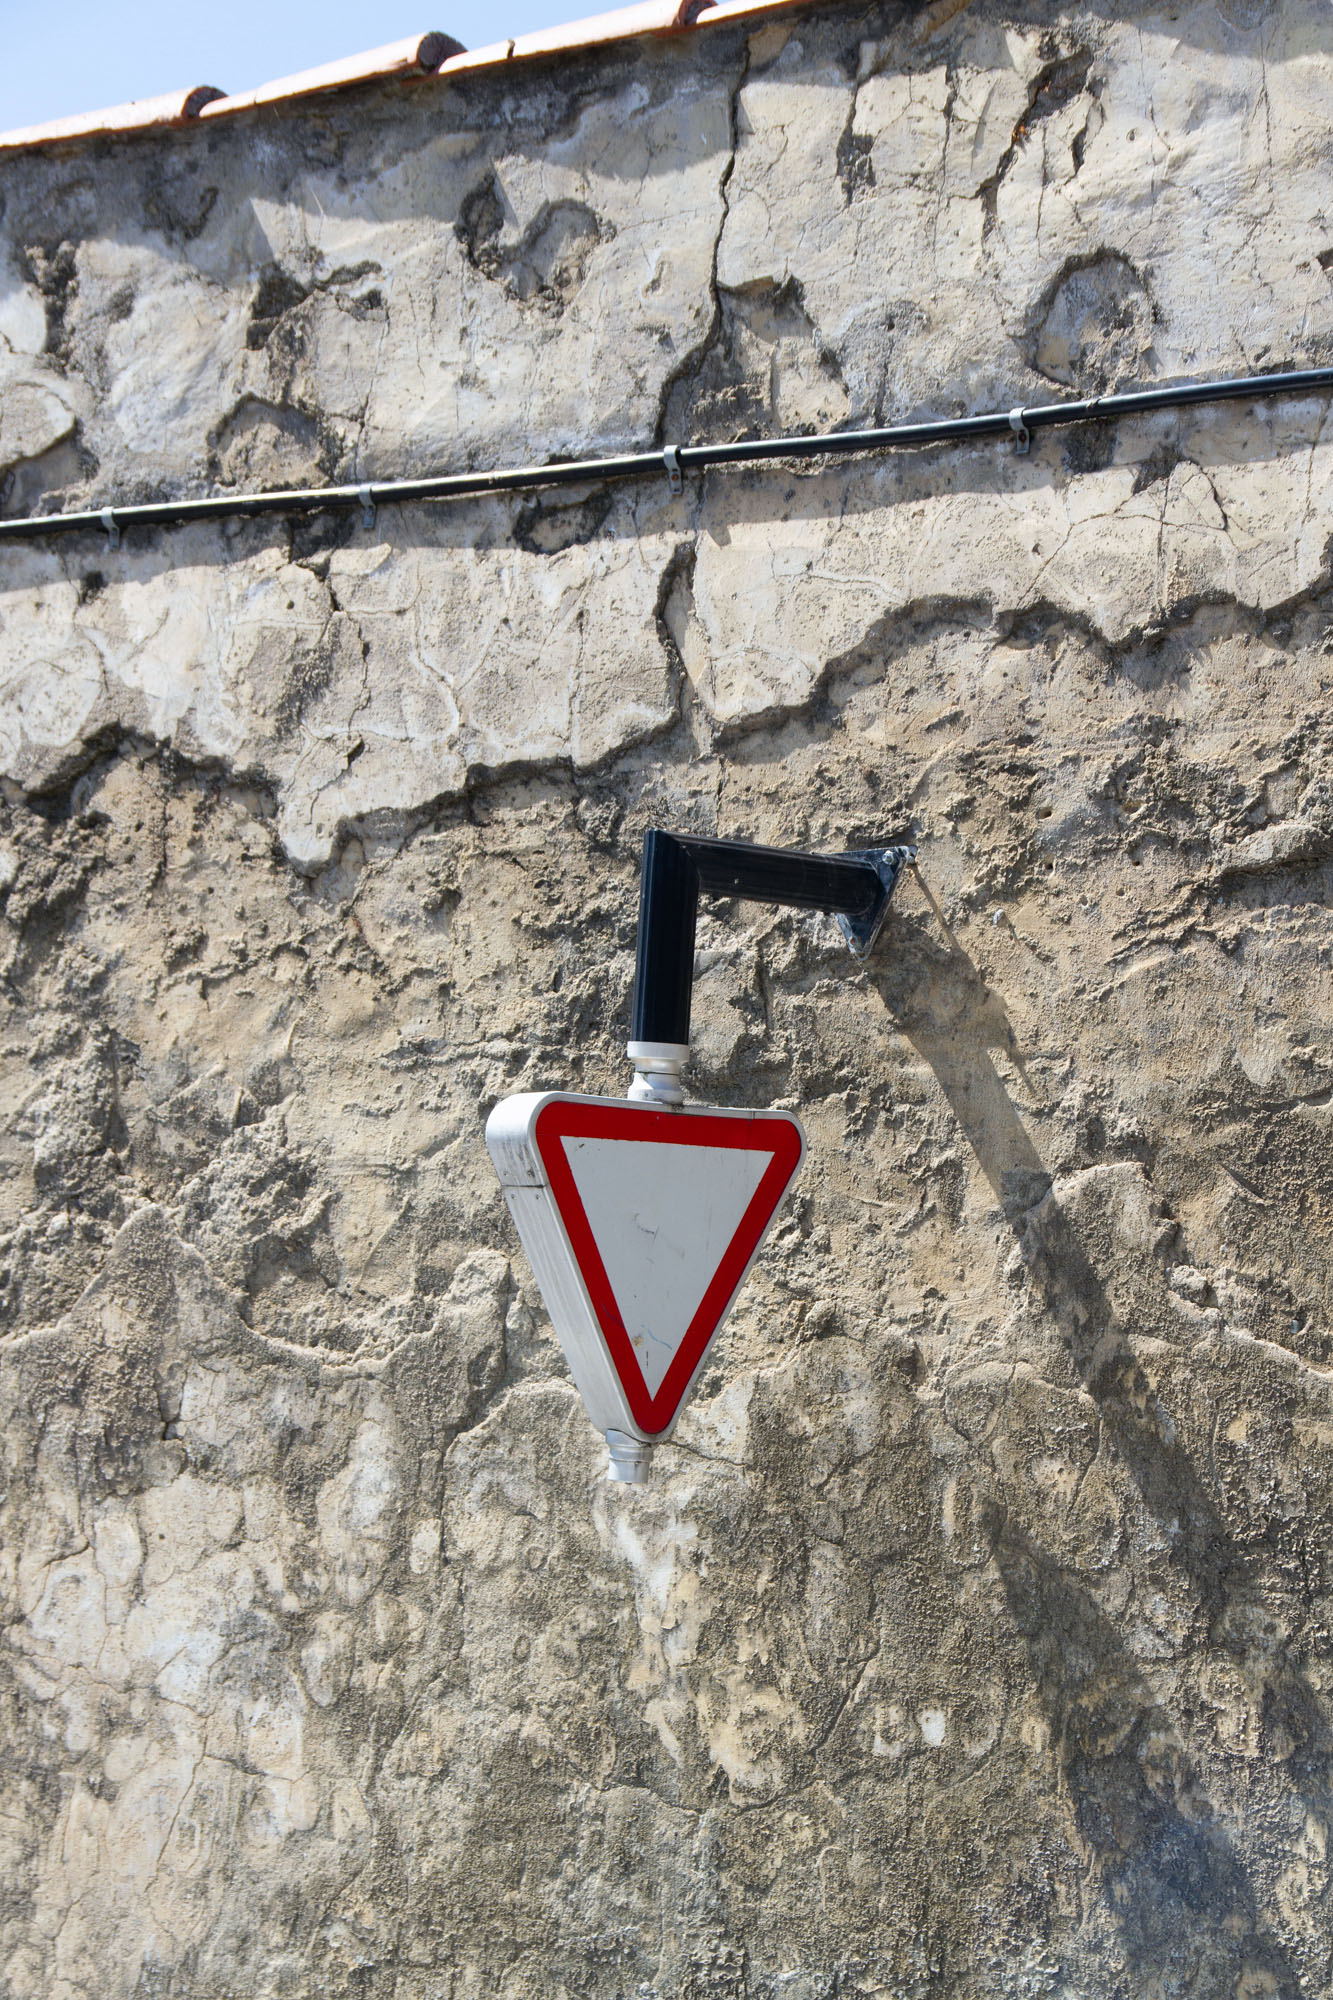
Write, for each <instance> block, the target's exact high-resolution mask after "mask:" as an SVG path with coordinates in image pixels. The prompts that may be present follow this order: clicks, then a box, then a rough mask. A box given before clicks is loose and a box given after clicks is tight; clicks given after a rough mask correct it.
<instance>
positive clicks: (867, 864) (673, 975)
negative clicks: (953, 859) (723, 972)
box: [629, 827, 916, 1104]
mask: <svg viewBox="0 0 1333 2000" xmlns="http://www.w3.org/2000/svg"><path fill="white" fill-rule="evenodd" d="M915 859H916V849H915V848H914V847H865V848H858V849H856V850H855V851H854V852H852V853H850V854H802V853H800V852H798V851H797V850H795V849H790V848H781V847H752V846H750V844H749V843H748V842H746V841H743V840H706V839H703V838H702V837H701V836H698V835H696V834H687V833H668V832H667V831H666V830H665V828H663V827H653V828H651V829H650V830H649V832H648V833H647V834H646V835H645V836H644V842H643V874H642V876H641V878H640V883H639V947H638V960H637V964H636V966H635V973H634V1007H633V1013H632V1016H631V1027H630V1043H629V1054H630V1060H631V1061H632V1062H633V1063H634V1065H635V1068H636V1072H637V1074H636V1076H635V1079H634V1083H633V1085H632V1086H631V1088H630V1096H631V1097H635V1098H639V1099H641V1100H644V1101H651V1102H655V1103H661V1104H679V1103H681V1102H682V1101H683V1098H684V1090H683V1089H682V1087H681V1084H680V1071H681V1067H682V1065H683V1064H684V1062H685V1059H686V1057H687V1056H688V1054H689V1041H690V989H691V986H692V984H693V981H694V930H695V923H696V920H697V918H698V912H699V897H700V894H701V893H702V894H704V895H709V896H728V897H736V898H737V899H738V900H740V901H742V902H750V903H774V904H778V905H780V906H782V907H783V908H788V909H797V910H825V911H828V912H829V913H830V914H831V915H833V916H835V917H836V918H837V920H838V924H839V927H840V928H841V930H842V934H843V936H844V937H845V938H846V940H847V944H848V948H849V950H850V951H851V952H852V955H853V957H855V958H866V957H868V955H869V953H870V951H871V950H872V948H873V946H874V943H875V940H876V938H877V937H878V936H879V932H880V927H881V925H882V924H883V922H884V918H885V916H886V914H887V912H888V907H889V900H890V898H891V897H892V895H893V891H894V888H895V886H896V885H897V881H898V877H899V875H900V874H901V873H902V871H903V869H904V868H905V867H906V866H907V864H908V863H909V862H911V861H914V860H915Z"/></svg>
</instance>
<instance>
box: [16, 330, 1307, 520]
mask: <svg viewBox="0 0 1333 2000" xmlns="http://www.w3.org/2000/svg"><path fill="white" fill-rule="evenodd" d="M1330 392H1333V368H1291V369H1285V370H1282V371H1280V372H1276V373H1274V374H1270V375H1237V376H1229V377H1225V378H1222V379H1219V380H1215V381H1211V382H1179V383H1176V384H1174V385H1173V386H1171V387H1168V388H1163V389H1126V390H1122V391H1120V392H1119V393H1118V394H1116V395H1114V396H1085V397H1083V398H1082V399H1081V400H1080V401H1078V402H1067V403H1042V404H1038V405H1037V406H1036V407H1035V408H1031V409H1028V408H1023V407H1019V408H1016V409H1013V410H993V411H990V412H989V413H987V414H985V415H982V416H975V417H944V418H941V419H939V420H938V421H934V420H933V421H931V422H928V423H919V424H886V425H883V426H881V427H879V428H878V429H875V430H861V431H832V432H830V433H829V435H828V436H826V437H776V438H747V439H746V440H744V441H743V442H741V443H738V444H683V445H679V446H677V445H668V446H667V447H666V448H665V449H664V450H657V451H635V452H627V453H624V454H622V455H621V456H620V457H617V458H584V459H574V460H565V461H561V462H557V463H555V464H548V465H519V466H509V467H505V468H503V469H501V470H499V471H496V472H450V473H441V474H439V475H437V476H434V477H431V478H425V479H373V480H370V481H362V482H360V483H359V484H358V485H355V486H305V487H294V488H291V489H289V490H287V491H281V492H272V493H215V494H211V495H209V496H208V498H207V499H203V500H150V501H147V502H140V503H138V504H137V505H134V506H125V507H122V506H115V505H109V506H103V507H88V508H83V509H80V510H79V511H78V512H74V513H69V514H32V515H28V516H26V517H25V518H22V519H18V520H10V521H0V541H34V540H37V539H39V538H42V537H45V536H47V535H67V534H73V533H76V532H86V531H87V530H89V529H93V530H96V529H98V528H101V529H104V530H105V531H106V533H107V535H108V537H109V538H110V540H111V542H112V544H113V545H115V544H116V543H118V542H119V540H120V533H121V530H122V529H124V528H134V527H142V528H159V527H166V526H168V525H170V524H173V523H177V522H188V521H225V520H232V519H235V518H236V517H237V516H240V515H251V514H315V513H321V512H323V511H324V510H325V509H327V508H338V507H343V508H346V507H360V508H361V510H362V512H363V514H364V516H365V517H366V519H367V522H369V521H371V520H373V518H374V510H375V508H376V507H382V506H388V505H391V504H397V503H402V502H407V501H425V500H462V499H467V498H469V497H473V496H476V495H479V494H491V493H532V492H537V491H540V490H541V489H543V488H545V487H551V486H586V485H589V484H595V483H597V482H600V481H604V480H610V479H647V478H652V477H657V478H659V479H660V478H664V477H666V478H669V479H670V481H671V485H672V491H673V492H675V491H678V490H679V485H680V477H681V475H682V474H684V473H686V472H703V471H705V470H707V468H708V467H709V466H714V465H756V464H760V463H763V462H765V461H768V460H770V459H783V458H789V459H803V458H845V457H849V456H853V455H855V454H859V453H864V452H877V451H893V450H897V449H900V448H902V447H904V446H910V445H931V444H961V443H966V442H970V441H971V440H972V439H976V438H995V437H1000V438H1002V437H1014V438H1016V439H1017V440H1018V447H1019V449H1020V450H1021V451H1022V450H1026V449H1027V438H1028V435H1029V434H1030V433H1031V432H1032V431H1041V430H1051V429H1054V428H1055V427H1056V426H1057V425H1062V424H1093V423H1114V422H1115V421H1116V420H1117V419H1118V418H1120V417H1131V416H1140V415H1143V414H1145V413H1146V412H1149V411H1153V410H1181V409H1187V408H1189V407H1191V406H1192V405H1195V404H1198V403H1236V402H1253V401H1257V400H1258V399H1259V398H1261V397H1266V396H1300V395H1305V394H1310V393H1315V394H1328V393H1330Z"/></svg>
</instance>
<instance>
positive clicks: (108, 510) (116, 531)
mask: <svg viewBox="0 0 1333 2000" xmlns="http://www.w3.org/2000/svg"><path fill="white" fill-rule="evenodd" d="M100 518H101V522H102V526H103V527H104V528H105V529H106V545H107V547H108V548H109V549H118V548H119V547H120V523H119V522H118V521H117V519H116V510H115V508H114V507H104V508H103V509H102V513H101V517H100Z"/></svg>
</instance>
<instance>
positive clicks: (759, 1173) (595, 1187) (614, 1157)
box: [560, 1138, 773, 1396]
mask: <svg viewBox="0 0 1333 2000" xmlns="http://www.w3.org/2000/svg"><path fill="white" fill-rule="evenodd" d="M560 1143H561V1145H562V1146H563V1147H564V1149H565V1158H566V1160H567V1161H568V1162H569V1170H570V1173H571V1174H572V1175H573V1177H574V1185H575V1187H576V1188H577V1189H578V1192H579V1200H580V1201H581V1202H582V1203H583V1212H584V1214H585V1215H586V1216H587V1218H588V1227H589V1228H590V1229H591V1231H592V1234H593V1239H594V1241H595V1242H596V1244H597V1249H598V1252H599V1254H600V1256H601V1259H602V1263H603V1265H604V1266H605V1268H606V1275H607V1278H608V1279H609V1280H610V1284H611V1290H612V1292H613V1293H614V1294H615V1301H616V1304H617V1306H619V1308H620V1316H621V1318H622V1319H623V1320H624V1322H625V1331H626V1332H627V1333H628V1335H629V1337H630V1343H631V1345H632V1347H633V1349H634V1353H635V1356H636V1358H637V1360H638V1363H639V1367H640V1368H641V1369H642V1370H643V1379H644V1382H645V1384H646V1385H647V1389H648V1393H649V1395H650V1396H655V1395H656V1394H657V1392H658V1390H659V1389H660V1388H661V1386H662V1383H663V1380H664V1379H665V1376H666V1372H667V1369H668V1368H669V1367H670V1366H671V1363H672V1361H673V1360H674V1359H675V1356H676V1353H677V1351H678V1350H679V1348H680V1344H681V1342H682V1341H683V1340H684V1338H685V1335H686V1333H687V1332H688V1331H689V1328H690V1324H691V1322H692V1320H693V1319H694V1316H695V1314H696V1313H697V1312H698V1310H699V1307H700V1305H701V1304H702V1303H703V1296H704V1293H705V1292H706V1291H707V1290H708V1287H709V1285H710V1284H711V1283H712V1281H713V1277H714V1274H715V1273H716V1271H717V1267H718V1265H719V1264H720V1263H721V1262H722V1259H723V1258H724V1257H725V1255H726V1253H727V1249H728V1247H729V1245H730V1243H731V1240H732V1238H733V1237H734V1236H735V1234H736V1231H737V1230H738V1229H739V1228H740V1225H741V1219H742V1217H743V1216H744V1214H745V1211H746V1209H747V1208H748V1207H749V1206H750V1203H751V1201H752V1200H753V1199H754V1193H755V1189H756V1188H757V1187H758V1186H759V1183H760V1181H761V1180H762V1179H763V1177H764V1175H765V1173H766V1172H767V1170H768V1167H769V1165H770V1163H771V1161H772V1158H773V1155H772V1153H770V1152H766V1151H753V1150H751V1149H750V1148H748V1147H738V1146H678V1145H677V1146H673V1145H670V1144H668V1145H662V1144H660V1143H658V1142H656V1141H653V1140H644V1139H574V1138H562V1139H561V1142H560Z"/></svg>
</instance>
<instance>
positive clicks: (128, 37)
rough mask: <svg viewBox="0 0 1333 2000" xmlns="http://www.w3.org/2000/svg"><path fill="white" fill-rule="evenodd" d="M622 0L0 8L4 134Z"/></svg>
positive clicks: (550, 19) (24, 1)
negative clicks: (441, 34)
mask: <svg viewBox="0 0 1333 2000" xmlns="http://www.w3.org/2000/svg"><path fill="white" fill-rule="evenodd" d="M617 4H620V0H444V4H443V5H441V4H439V0H433V4H432V0H408V4H406V5H404V4H402V0H380V4H378V5H376V6H365V5H353V4H351V0H313V4H312V0H222V4H221V5H201V4H200V0H121V4H116V0H0V131H10V130H12V129H13V127H14V126H16V125H37V124H41V123H43V122H44V121H45V120H46V119H48V118H64V117H67V116H69V115H70V114H72V113H74V112H77V111H97V110H100V109H101V107H102V106H103V105H105V104H123V103H124V102H125V101H126V100H127V99H128V98H132V97H155V96H156V95H157V94H158V93H159V92H160V91H164V90H174V89H175V88H176V87H177V86H178V85H180V86H188V85H190V84H196V83H213V84H216V85H217V87H218V89H219V90H226V91H239V90H252V89H253V88H254V86H255V85H256V84H259V83H267V82H268V81H269V80H270V79H271V78H272V77H276V76H287V75H289V74H290V73H291V72H292V71H293V70H300V69H313V68H314V66H315V65H316V64H317V63H322V62H333V61H335V60H336V59H337V58H338V57H339V56H350V55H356V54H357V53H358V52H359V51H360V50H362V49H373V48H377V47H378V46H379V45H380V44H381V43H382V42H393V41H397V40H398V39H399V38H400V37H401V36H404V35H414V34H423V33H424V32H425V31H426V30H427V29H428V28H442V29H443V30H444V31H445V33H446V34H450V35H453V36H455V37H456V38H457V39H458V40H459V41H460V42H462V43H463V44H464V45H465V47H467V48H470V49H476V48H480V47H481V46H482V44H483V43H484V42H496V41H500V40H501V39H502V38H503V37H504V36H506V35H523V34H527V33H529V32H530V31H531V30H532V29H534V28H547V27H553V26H555V25H556V24H557V23H559V22H561V21H569V20H575V19H578V18H581V17H582V16H583V15H585V14H596V13H601V12H603V11H604V10H605V9H606V8H608V7H611V6H614V5H617Z"/></svg>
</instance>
